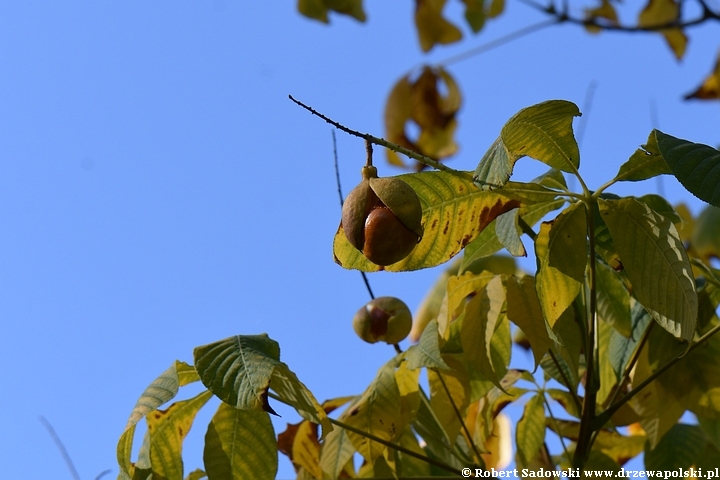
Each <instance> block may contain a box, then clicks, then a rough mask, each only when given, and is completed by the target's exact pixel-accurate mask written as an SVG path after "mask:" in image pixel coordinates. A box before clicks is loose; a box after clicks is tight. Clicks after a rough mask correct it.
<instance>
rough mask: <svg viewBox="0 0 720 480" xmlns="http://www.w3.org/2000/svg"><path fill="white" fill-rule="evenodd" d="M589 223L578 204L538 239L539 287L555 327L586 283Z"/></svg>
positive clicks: (549, 224) (543, 228) (547, 226)
mask: <svg viewBox="0 0 720 480" xmlns="http://www.w3.org/2000/svg"><path fill="white" fill-rule="evenodd" d="M586 223H587V222H586V219H585V207H584V206H583V205H582V204H580V203H576V204H573V205H571V206H570V207H568V208H567V209H566V210H565V211H563V212H562V213H561V214H560V215H558V217H557V218H556V219H555V220H553V221H551V222H543V224H542V226H541V227H540V232H539V233H538V236H537V238H536V239H535V255H536V257H537V261H538V273H537V276H536V278H535V286H536V290H537V294H538V298H539V299H540V305H541V306H542V309H543V314H544V316H545V319H546V320H547V321H548V323H549V324H550V326H551V327H552V326H553V325H555V322H556V321H557V319H558V318H560V315H562V313H563V312H564V311H565V309H567V308H568V307H569V306H570V304H571V303H572V302H573V300H575V297H577V295H578V293H579V292H580V287H581V286H582V283H583V281H584V279H585V265H586V263H587V232H586V228H587V227H586Z"/></svg>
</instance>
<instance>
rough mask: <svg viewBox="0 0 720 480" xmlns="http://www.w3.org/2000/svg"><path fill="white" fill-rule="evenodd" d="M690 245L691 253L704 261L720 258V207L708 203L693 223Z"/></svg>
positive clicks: (708, 261)
mask: <svg viewBox="0 0 720 480" xmlns="http://www.w3.org/2000/svg"><path fill="white" fill-rule="evenodd" d="M690 246H691V247H692V251H693V253H694V254H695V255H696V256H697V257H699V258H700V259H702V260H703V261H704V262H705V263H707V264H709V263H710V258H720V208H717V207H713V206H712V205H708V206H707V207H705V208H704V209H703V211H702V213H700V216H699V217H698V218H697V221H696V223H695V229H694V230H693V233H692V237H691V238H690Z"/></svg>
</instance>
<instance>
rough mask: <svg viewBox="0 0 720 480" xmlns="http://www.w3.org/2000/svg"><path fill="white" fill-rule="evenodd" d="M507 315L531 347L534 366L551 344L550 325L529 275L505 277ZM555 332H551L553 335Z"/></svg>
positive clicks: (538, 362)
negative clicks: (544, 315)
mask: <svg viewBox="0 0 720 480" xmlns="http://www.w3.org/2000/svg"><path fill="white" fill-rule="evenodd" d="M505 288H507V316H508V318H509V319H510V321H511V322H513V323H514V324H515V325H517V326H518V327H520V329H521V330H522V331H523V333H524V334H525V336H526V337H527V339H528V341H529V342H530V346H531V347H532V352H533V356H534V357H535V368H537V366H538V365H539V364H540V361H541V360H542V358H543V356H545V354H546V353H547V351H548V350H549V349H550V347H551V346H552V344H553V341H552V340H551V339H550V333H549V332H552V330H549V328H550V326H549V325H548V324H547V322H546V321H545V317H543V314H542V307H541V306H540V301H539V300H538V296H537V293H536V291H535V279H534V278H533V277H531V276H527V275H526V276H523V277H520V278H518V277H516V276H514V275H512V276H509V277H507V280H506V282H505ZM554 336H555V334H553V337H554Z"/></svg>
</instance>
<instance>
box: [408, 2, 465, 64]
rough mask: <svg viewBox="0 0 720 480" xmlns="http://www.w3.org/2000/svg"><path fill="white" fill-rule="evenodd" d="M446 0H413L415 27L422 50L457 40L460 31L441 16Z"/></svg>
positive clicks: (459, 37)
mask: <svg viewBox="0 0 720 480" xmlns="http://www.w3.org/2000/svg"><path fill="white" fill-rule="evenodd" d="M445 1H446V0H415V27H416V28H417V32H418V37H419V39H420V47H421V48H422V49H423V51H424V52H427V51H429V50H430V49H431V48H433V47H434V46H435V45H437V44H443V45H444V44H448V43H454V42H457V41H459V40H460V39H461V38H462V32H461V31H460V30H459V29H458V28H457V27H456V26H455V25H453V24H452V23H450V22H448V21H447V20H446V19H445V18H444V17H443V16H442V11H443V8H445Z"/></svg>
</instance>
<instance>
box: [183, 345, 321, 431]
mask: <svg viewBox="0 0 720 480" xmlns="http://www.w3.org/2000/svg"><path fill="white" fill-rule="evenodd" d="M194 355H195V368H196V369H197V371H198V373H199V375H200V379H201V380H202V382H203V384H204V385H205V386H206V387H207V388H208V389H210V390H211V391H212V392H213V393H214V394H215V395H217V396H218V397H219V398H220V399H221V400H222V401H223V402H225V403H228V404H230V405H232V406H233V407H235V408H238V409H241V410H264V411H266V412H269V413H275V412H274V411H273V409H272V408H271V407H270V405H269V404H268V400H267V391H268V388H270V386H271V384H272V389H273V390H274V391H275V392H276V393H277V394H278V396H279V397H280V398H282V400H283V401H284V402H286V403H288V404H290V405H292V406H293V407H295V409H296V410H297V412H298V413H299V414H300V415H301V416H302V417H303V418H305V419H306V420H309V421H311V422H315V423H319V424H321V425H322V427H323V435H325V434H326V433H327V432H329V431H330V430H332V425H331V424H330V421H329V420H328V418H327V415H326V414H325V411H324V410H323V409H322V407H321V406H320V404H319V403H318V402H317V400H315V397H313V395H312V393H310V391H309V390H308V389H307V387H306V386H305V385H303V384H302V383H301V382H300V381H299V380H298V378H297V376H296V375H295V374H294V373H293V372H292V371H291V370H290V369H289V368H288V366H287V365H285V364H284V363H283V362H281V361H280V346H279V345H278V344H277V342H276V341H274V340H272V339H270V338H269V337H268V336H267V335H266V334H262V335H237V336H234V337H229V338H226V339H224V340H220V341H219V342H214V343H211V344H209V345H203V346H201V347H197V348H196V349H195V352H194Z"/></svg>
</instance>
